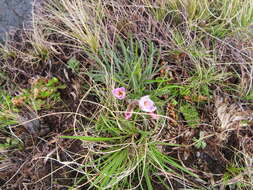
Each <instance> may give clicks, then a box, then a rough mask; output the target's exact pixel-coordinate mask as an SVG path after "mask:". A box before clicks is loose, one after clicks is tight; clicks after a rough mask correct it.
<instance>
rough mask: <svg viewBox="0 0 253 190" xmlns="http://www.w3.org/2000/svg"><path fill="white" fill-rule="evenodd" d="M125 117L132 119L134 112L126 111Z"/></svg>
mask: <svg viewBox="0 0 253 190" xmlns="http://www.w3.org/2000/svg"><path fill="white" fill-rule="evenodd" d="M124 115H125V119H127V120H128V119H130V118H131V117H132V115H133V113H132V112H125V114H124Z"/></svg>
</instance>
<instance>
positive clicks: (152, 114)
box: [148, 112, 159, 120]
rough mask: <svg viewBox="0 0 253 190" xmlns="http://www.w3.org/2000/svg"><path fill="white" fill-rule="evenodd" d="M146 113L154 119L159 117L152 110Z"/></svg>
mask: <svg viewBox="0 0 253 190" xmlns="http://www.w3.org/2000/svg"><path fill="white" fill-rule="evenodd" d="M148 114H149V116H150V117H151V118H152V119H155V120H157V119H159V115H157V114H156V113H154V112H149V113H148Z"/></svg>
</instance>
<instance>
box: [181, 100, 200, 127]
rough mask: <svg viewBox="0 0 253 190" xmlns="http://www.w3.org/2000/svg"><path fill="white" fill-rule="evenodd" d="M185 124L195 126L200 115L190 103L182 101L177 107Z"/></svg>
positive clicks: (198, 122) (198, 121)
mask: <svg viewBox="0 0 253 190" xmlns="http://www.w3.org/2000/svg"><path fill="white" fill-rule="evenodd" d="M179 110H180V112H181V113H182V114H183V116H184V119H185V121H186V122H187V124H188V125H189V126H190V127H192V128H195V127H197V126H198V125H199V124H200V117H199V113H198V111H197V109H196V108H195V106H193V105H192V104H190V103H184V104H182V105H181V106H180V108H179Z"/></svg>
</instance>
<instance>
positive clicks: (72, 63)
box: [67, 57, 80, 73]
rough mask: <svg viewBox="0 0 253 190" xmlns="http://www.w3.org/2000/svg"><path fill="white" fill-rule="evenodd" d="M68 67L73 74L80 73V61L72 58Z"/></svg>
mask: <svg viewBox="0 0 253 190" xmlns="http://www.w3.org/2000/svg"><path fill="white" fill-rule="evenodd" d="M67 67H68V68H69V69H71V70H72V72H75V73H78V72H79V69H80V61H78V60H77V59H76V58H75V57H72V58H71V59H70V60H68V62H67Z"/></svg>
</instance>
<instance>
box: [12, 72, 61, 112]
mask: <svg viewBox="0 0 253 190" xmlns="http://www.w3.org/2000/svg"><path fill="white" fill-rule="evenodd" d="M31 83H32V84H31V88H30V89H23V91H22V93H21V94H20V95H18V96H16V97H14V98H13V99H12V103H13V104H14V105H15V106H16V107H21V106H23V105H28V106H31V107H32V108H33V109H34V110H41V109H42V108H45V109H48V108H50V107H51V106H53V105H54V104H55V103H57V102H59V101H60V93H59V92H58V90H59V89H64V88H66V86H65V85H63V84H60V82H59V80H58V79H57V78H56V77H53V78H51V79H46V78H43V77H42V78H37V79H34V80H33V81H32V82H31Z"/></svg>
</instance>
